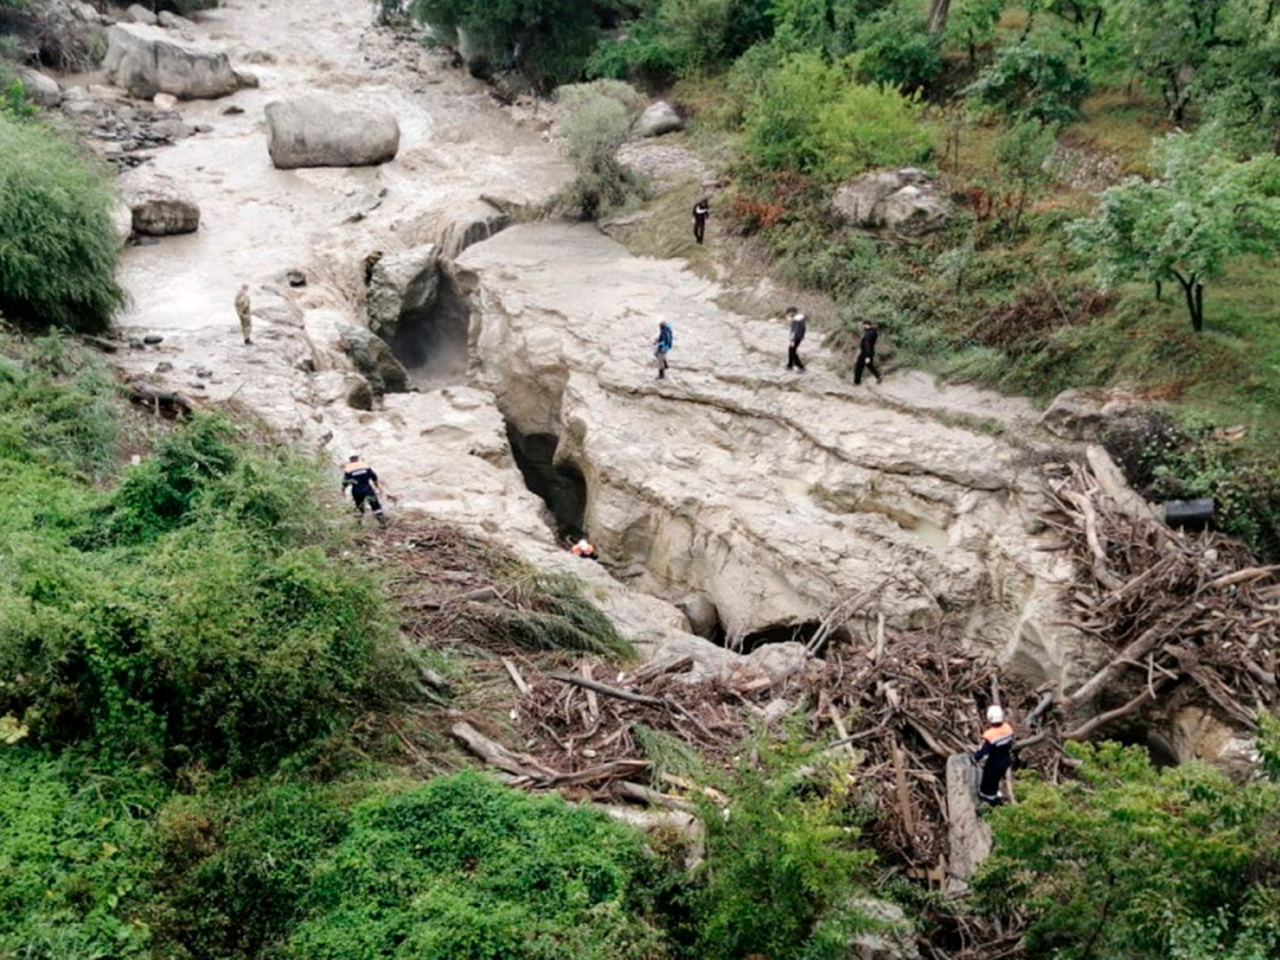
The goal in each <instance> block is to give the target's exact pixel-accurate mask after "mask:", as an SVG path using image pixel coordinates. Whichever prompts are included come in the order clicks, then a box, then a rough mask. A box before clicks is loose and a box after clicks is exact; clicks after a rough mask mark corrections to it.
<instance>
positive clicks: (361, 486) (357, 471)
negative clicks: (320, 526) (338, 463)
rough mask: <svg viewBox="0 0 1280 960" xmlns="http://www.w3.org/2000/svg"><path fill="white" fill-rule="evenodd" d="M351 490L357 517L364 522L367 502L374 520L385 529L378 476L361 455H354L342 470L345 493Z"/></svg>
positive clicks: (385, 520)
mask: <svg viewBox="0 0 1280 960" xmlns="http://www.w3.org/2000/svg"><path fill="white" fill-rule="evenodd" d="M348 487H350V488H351V498H352V499H353V500H355V502H356V515H357V516H358V517H359V518H360V520H361V521H363V520H364V505H365V502H366V501H367V502H368V504H369V506H370V508H371V509H372V510H373V518H374V519H375V520H377V521H378V526H380V527H385V526H386V525H387V518H386V517H385V516H383V513H382V501H381V500H379V499H378V475H377V474H376V473H374V472H373V468H372V467H370V466H369V465H368V464H366V463H365V462H364V461H362V460H361V459H360V454H358V453H353V454H352V455H351V456H350V457H349V458H348V459H347V463H346V465H345V466H343V468H342V490H343V492H344V493H345V492H346V490H347V488H348Z"/></svg>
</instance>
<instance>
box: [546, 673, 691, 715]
mask: <svg viewBox="0 0 1280 960" xmlns="http://www.w3.org/2000/svg"><path fill="white" fill-rule="evenodd" d="M547 676H548V677H550V678H551V679H552V680H559V681H560V682H561V683H571V684H573V685H574V686H576V687H582V688H583V689H585V690H594V691H595V692H596V693H602V694H604V695H605V696H606V697H614V698H616V699H618V700H626V701H627V702H628V703H641V704H644V705H645V706H646V707H658V708H660V709H666V707H667V706H668V703H667V701H666V700H664V699H662V698H661V697H650V696H648V695H647V694H643V693H632V692H631V691H630V690H619V689H618V688H617V687H611V686H609V685H608V684H605V683H600V682H599V681H597V680H588V679H587V678H586V677H580V676H578V675H577V674H576V673H561V672H559V671H556V672H553V673H548V674H547Z"/></svg>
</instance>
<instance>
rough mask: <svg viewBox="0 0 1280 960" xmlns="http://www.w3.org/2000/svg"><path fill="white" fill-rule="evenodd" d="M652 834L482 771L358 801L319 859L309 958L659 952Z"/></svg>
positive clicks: (609, 956)
mask: <svg viewBox="0 0 1280 960" xmlns="http://www.w3.org/2000/svg"><path fill="white" fill-rule="evenodd" d="M655 866H656V863H655V861H654V860H653V858H652V857H651V856H649V855H647V854H646V853H645V852H644V844H643V838H642V836H641V835H640V834H638V833H637V832H635V831H633V830H631V829H630V828H626V827H622V826H619V825H616V824H613V823H611V822H610V821H609V820H608V819H607V818H606V817H605V816H604V815H603V814H600V813H598V812H596V811H593V810H587V809H580V808H574V807H570V806H568V805H567V804H566V803H565V802H564V801H563V800H561V799H560V798H559V797H558V796H543V797H531V796H528V795H526V794H522V793H519V792H517V791H513V790H510V789H508V788H505V787H502V786H499V785H498V784H496V783H494V782H493V781H491V780H489V779H487V778H485V777H483V776H480V775H477V774H474V773H463V774H458V775H456V776H452V777H448V778H444V779H439V780H434V781H432V782H430V783H428V784H427V785H425V786H423V787H419V788H416V789H412V790H407V791H406V792H404V793H401V794H399V795H391V796H378V797H374V798H371V799H369V800H367V801H365V802H364V803H362V804H361V805H360V806H358V807H357V808H356V811H355V814H354V816H353V818H352V823H351V828H350V832H349V833H348V835H347V837H346V839H344V840H343V841H342V842H341V843H340V844H339V845H338V846H337V848H336V849H334V850H333V852H332V853H331V854H330V855H329V856H328V857H326V858H325V859H324V860H323V861H322V862H321V863H320V864H319V865H318V866H317V867H316V869H315V871H314V873H313V875H312V878H311V882H312V885H311V888H310V890H309V892H308V895H307V898H306V904H305V906H306V909H307V913H308V918H307V919H306V920H305V921H304V922H302V923H301V924H300V925H299V926H298V928H297V930H296V932H295V933H294V934H293V935H292V936H291V937H290V939H289V941H288V944H287V946H286V947H285V949H284V950H283V951H282V955H283V956H285V957H296V958H299V960H304V958H305V960H325V958H333V960H349V958H351V957H361V958H364V960H374V958H414V960H520V958H529V960H563V958H565V957H574V958H575V960H649V958H653V960H657V958H660V957H662V956H663V949H662V939H661V937H660V935H659V934H658V933H657V932H656V931H655V930H653V929H652V928H650V927H649V926H648V925H647V924H646V923H645V922H644V920H643V919H642V918H643V917H644V915H645V914H646V912H647V907H648V904H649V902H650V894H649V892H648V891H649V888H650V887H651V886H652V882H651V876H650V874H651V871H652V870H653V868H654V867H655Z"/></svg>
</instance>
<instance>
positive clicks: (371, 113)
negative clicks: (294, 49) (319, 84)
mask: <svg viewBox="0 0 1280 960" xmlns="http://www.w3.org/2000/svg"><path fill="white" fill-rule="evenodd" d="M267 126H268V128H269V135H270V138H271V139H270V144H269V147H268V149H269V150H270V153H271V162H272V163H273V164H275V165H276V167H277V168H278V169H281V170H292V169H294V168H296V167H364V166H370V165H372V164H377V163H385V162H386V161H388V160H392V159H394V158H395V155H396V152H397V151H398V150H399V149H400V125H399V124H398V123H396V118H395V117H393V116H392V115H391V114H390V113H388V112H387V111H385V110H375V109H370V108H368V107H363V106H361V107H358V108H357V107H354V106H352V107H344V106H339V105H336V104H334V103H333V102H332V101H330V100H329V99H327V98H325V97H321V96H314V95H312V96H306V97H298V98H296V99H293V100H275V101H272V102H271V103H268V104H267Z"/></svg>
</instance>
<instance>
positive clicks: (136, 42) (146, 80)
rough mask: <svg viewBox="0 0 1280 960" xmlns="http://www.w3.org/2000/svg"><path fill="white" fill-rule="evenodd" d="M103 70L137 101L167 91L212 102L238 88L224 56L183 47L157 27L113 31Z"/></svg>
mask: <svg viewBox="0 0 1280 960" xmlns="http://www.w3.org/2000/svg"><path fill="white" fill-rule="evenodd" d="M102 66H103V69H105V70H106V71H107V73H108V75H110V76H111V78H112V80H113V81H114V82H115V83H116V84H117V85H118V86H121V87H123V88H124V89H125V90H127V91H129V94H130V96H134V97H137V98H139V99H140V100H150V99H151V98H152V97H154V96H155V95H156V94H157V93H171V94H173V95H174V96H175V97H177V98H178V99H179V100H202V99H214V98H216V97H225V96H226V95H227V94H229V93H234V92H235V91H236V90H238V89H240V83H239V81H238V80H237V79H236V75H235V71H233V70H232V69H231V61H230V60H229V59H227V55H226V54H225V53H215V52H213V51H209V50H201V49H199V48H197V47H193V46H191V45H189V44H186V43H182V42H180V41H178V40H175V39H174V38H173V36H172V35H171V34H169V33H167V32H166V31H164V30H162V29H161V28H159V27H147V26H141V25H137V24H123V23H118V24H116V25H115V26H113V27H111V29H110V30H108V31H107V55H106V59H105V60H104V61H103V63H102Z"/></svg>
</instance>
